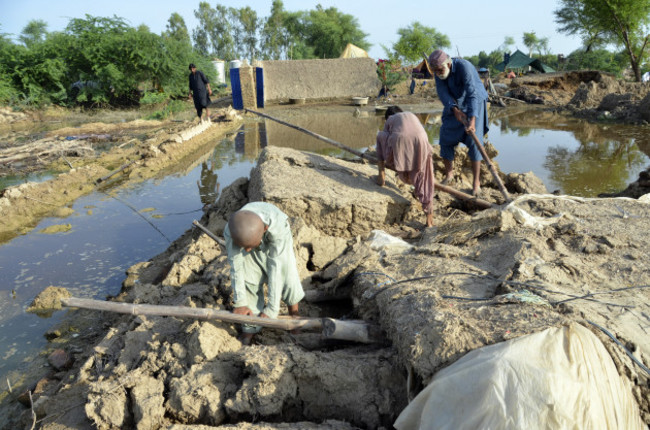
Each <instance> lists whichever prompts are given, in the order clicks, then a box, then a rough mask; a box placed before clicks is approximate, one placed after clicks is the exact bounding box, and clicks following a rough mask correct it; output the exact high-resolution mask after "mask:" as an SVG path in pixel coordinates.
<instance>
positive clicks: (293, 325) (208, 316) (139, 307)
mask: <svg viewBox="0 0 650 430" xmlns="http://www.w3.org/2000/svg"><path fill="white" fill-rule="evenodd" d="M61 304H62V305H63V306H67V307H75V308H83V309H92V310H98V311H108V312H117V313H121V314H130V315H159V316H170V317H179V318H197V319H205V320H219V321H225V322H231V323H238V324H251V325H259V326H262V327H269V328H276V329H280V330H296V329H303V330H310V329H311V330H320V329H321V328H322V322H321V319H320V318H291V317H279V318H278V319H271V318H262V317H257V316H248V315H238V314H234V313H232V312H230V311H223V310H218V309H208V308H190V307H187V306H162V305H144V304H133V303H121V302H106V301H103V300H93V299H81V298H77V297H67V298H62V299H61Z"/></svg>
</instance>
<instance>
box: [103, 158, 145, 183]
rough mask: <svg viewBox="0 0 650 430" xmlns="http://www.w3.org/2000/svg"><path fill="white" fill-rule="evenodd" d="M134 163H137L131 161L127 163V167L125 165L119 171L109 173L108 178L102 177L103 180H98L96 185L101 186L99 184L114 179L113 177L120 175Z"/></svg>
mask: <svg viewBox="0 0 650 430" xmlns="http://www.w3.org/2000/svg"><path fill="white" fill-rule="evenodd" d="M133 163H135V160H132V161H129V162H128V163H126V164H125V165H123V166H122V167H120V168H119V169H117V170H114V171H112V172H111V173H109V174H108V175H106V176H102V177H101V178H99V179H97V180H96V181H95V183H96V184H99V183H101V182H104V181H105V180H107V179H109V178H110V177H112V176H113V175H117V174H118V173H120V172H121V171H122V170H124V169H126V168H127V167H129V166H130V165H131V164H133Z"/></svg>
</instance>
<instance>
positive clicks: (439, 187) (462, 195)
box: [435, 183, 496, 209]
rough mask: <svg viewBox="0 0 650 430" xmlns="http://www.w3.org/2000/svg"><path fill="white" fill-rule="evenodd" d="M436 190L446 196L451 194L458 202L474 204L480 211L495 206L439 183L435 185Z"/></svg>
mask: <svg viewBox="0 0 650 430" xmlns="http://www.w3.org/2000/svg"><path fill="white" fill-rule="evenodd" d="M435 188H436V190H440V191H444V192H445V193H447V194H451V195H452V196H454V197H456V198H457V199H460V200H465V201H468V202H472V203H474V204H475V205H476V206H478V207H480V208H481V209H490V208H493V207H496V205H493V204H492V203H490V202H488V201H487V200H483V199H479V198H478V197H476V196H471V195H469V194H467V193H464V192H462V191H458V190H456V189H454V188H452V187H449V186H447V185H442V184H440V183H436V184H435Z"/></svg>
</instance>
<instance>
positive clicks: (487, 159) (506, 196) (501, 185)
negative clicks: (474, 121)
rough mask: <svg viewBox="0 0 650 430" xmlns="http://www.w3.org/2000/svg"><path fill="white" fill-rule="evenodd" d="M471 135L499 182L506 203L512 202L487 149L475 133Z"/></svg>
mask: <svg viewBox="0 0 650 430" xmlns="http://www.w3.org/2000/svg"><path fill="white" fill-rule="evenodd" d="M470 135H471V136H472V139H474V143H475V144H476V147H477V148H478V150H479V152H480V153H481V155H482V156H483V160H485V164H487V165H488V168H489V169H490V172H491V173H492V176H493V177H494V180H495V181H496V182H497V185H498V186H499V190H500V191H501V194H503V197H505V199H506V202H511V201H512V199H511V198H510V194H508V190H506V187H505V186H504V185H503V182H502V181H501V178H500V177H499V174H498V173H497V170H496V169H495V168H494V164H492V161H491V160H490V157H488V155H487V152H485V148H484V147H483V145H482V144H481V141H480V140H478V137H476V133H474V132H473V131H472V132H470Z"/></svg>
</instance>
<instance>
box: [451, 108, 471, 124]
mask: <svg viewBox="0 0 650 430" xmlns="http://www.w3.org/2000/svg"><path fill="white" fill-rule="evenodd" d="M451 110H452V112H454V116H455V117H456V120H457V121H458V122H460V123H461V124H467V115H465V112H463V111H462V110H460V109H458V108H457V107H456V106H454V107H453V108H451Z"/></svg>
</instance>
